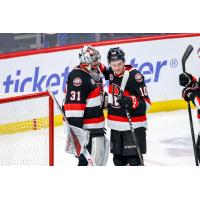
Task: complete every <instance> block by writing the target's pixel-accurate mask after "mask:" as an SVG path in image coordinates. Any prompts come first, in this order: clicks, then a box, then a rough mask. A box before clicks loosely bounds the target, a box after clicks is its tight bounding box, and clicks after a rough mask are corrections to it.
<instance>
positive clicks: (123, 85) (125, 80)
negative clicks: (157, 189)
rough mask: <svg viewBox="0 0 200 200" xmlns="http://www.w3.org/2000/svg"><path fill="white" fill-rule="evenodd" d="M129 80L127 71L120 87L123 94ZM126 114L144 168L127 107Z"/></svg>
mask: <svg viewBox="0 0 200 200" xmlns="http://www.w3.org/2000/svg"><path fill="white" fill-rule="evenodd" d="M128 78H129V71H127V70H125V72H124V75H123V79H122V83H121V87H120V91H121V94H123V92H124V89H125V86H126V83H127V81H128ZM125 112H126V116H127V118H128V123H129V125H130V129H131V132H132V136H133V140H134V142H135V146H136V150H137V154H138V156H139V159H140V164H141V165H142V166H144V160H143V158H142V154H141V151H140V148H139V145H138V141H137V137H136V135H135V131H134V128H133V124H132V121H131V116H130V113H129V111H128V108H127V106H125Z"/></svg>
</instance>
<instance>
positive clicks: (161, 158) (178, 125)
mask: <svg viewBox="0 0 200 200" xmlns="http://www.w3.org/2000/svg"><path fill="white" fill-rule="evenodd" d="M192 113H193V122H194V129H195V135H196V136H197V134H198V131H199V124H198V121H197V118H196V115H197V114H196V110H195V109H194V110H192ZM148 127H149V128H148V131H147V154H146V155H145V156H144V160H145V165H148V166H176V165H177V166H178V165H184V166H194V165H195V164H194V156H193V149H192V141H191V132H190V125H189V117H188V112H187V110H180V111H172V112H161V113H151V114H148ZM55 136H56V137H55V165H56V166H58V165H63V166H66V167H67V166H76V165H77V162H78V161H77V159H76V158H75V157H74V156H73V155H70V154H66V153H65V152H64V146H65V139H66V135H65V134H64V133H63V127H57V128H56V129H55ZM107 136H108V138H109V134H108V135H107ZM107 165H108V166H113V163H112V154H110V156H109V160H108V164H107Z"/></svg>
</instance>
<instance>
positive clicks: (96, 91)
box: [87, 87, 101, 99]
mask: <svg viewBox="0 0 200 200" xmlns="http://www.w3.org/2000/svg"><path fill="white" fill-rule="evenodd" d="M100 92H101V91H100V88H99V87H96V88H95V89H94V90H93V91H92V92H90V94H89V95H88V97H87V99H92V98H95V97H98V96H99V95H100Z"/></svg>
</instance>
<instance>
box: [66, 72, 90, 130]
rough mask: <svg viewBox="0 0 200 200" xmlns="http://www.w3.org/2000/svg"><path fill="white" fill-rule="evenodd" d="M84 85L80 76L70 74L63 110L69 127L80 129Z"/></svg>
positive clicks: (84, 102)
mask: <svg viewBox="0 0 200 200" xmlns="http://www.w3.org/2000/svg"><path fill="white" fill-rule="evenodd" d="M85 87H86V86H85V83H84V80H82V77H80V75H76V74H75V75H74V74H72V75H71V76H69V79H68V82H67V91H66V97H65V100H64V104H63V108H64V111H65V115H66V117H67V119H68V122H69V124H70V125H73V126H76V127H79V128H82V127H83V116H84V111H85V107H86V98H87V94H86V92H85Z"/></svg>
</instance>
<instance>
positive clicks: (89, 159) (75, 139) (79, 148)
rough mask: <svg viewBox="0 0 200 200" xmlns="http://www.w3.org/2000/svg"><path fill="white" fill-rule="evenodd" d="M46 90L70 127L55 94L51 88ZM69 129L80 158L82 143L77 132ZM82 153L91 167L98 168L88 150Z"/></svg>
mask: <svg viewBox="0 0 200 200" xmlns="http://www.w3.org/2000/svg"><path fill="white" fill-rule="evenodd" d="M46 90H47V91H48V93H49V95H50V96H51V97H52V99H53V101H54V102H55V104H56V106H57V108H58V110H59V111H60V113H61V114H62V117H63V119H64V120H65V122H66V123H67V125H68V126H69V122H68V120H67V118H66V116H65V114H64V112H63V110H62V108H61V107H60V105H59V103H58V101H57V99H56V98H55V96H54V94H53V92H52V91H51V88H50V87H48V88H47V89H46ZM69 129H70V132H71V134H72V138H73V141H74V145H75V148H76V152H77V156H80V153H81V152H80V151H81V145H80V142H79V140H78V137H77V136H76V134H75V132H74V131H73V129H72V128H71V127H70V126H69ZM82 153H83V155H84V156H85V158H86V160H87V161H88V165H89V166H96V164H95V162H94V160H93V158H92V156H91V155H90V153H89V152H88V150H87V149H86V148H85V149H84V151H83V152H82Z"/></svg>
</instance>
